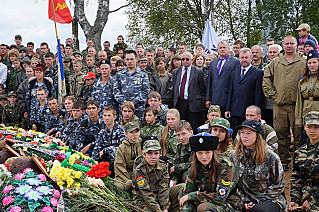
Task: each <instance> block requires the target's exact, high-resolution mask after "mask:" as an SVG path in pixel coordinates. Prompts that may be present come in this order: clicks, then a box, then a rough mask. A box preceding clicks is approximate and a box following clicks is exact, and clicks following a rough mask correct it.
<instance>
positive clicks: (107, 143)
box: [92, 123, 126, 163]
mask: <svg viewBox="0 0 319 212" xmlns="http://www.w3.org/2000/svg"><path fill="white" fill-rule="evenodd" d="M124 133H125V130H124V128H123V127H122V126H121V125H119V124H118V123H115V124H114V126H113V128H111V129H107V128H106V127H105V128H104V129H102V130H101V131H100V133H99V135H98V137H97V140H96V142H95V146H94V149H93V152H92V158H93V159H94V160H100V155H99V154H100V152H101V151H103V153H104V154H105V155H108V157H109V159H110V161H108V162H110V163H112V162H114V159H115V153H116V150H117V148H118V147H119V146H120V144H121V143H122V140H123V139H126V136H125V134H124Z"/></svg>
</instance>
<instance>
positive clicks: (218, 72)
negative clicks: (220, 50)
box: [217, 58, 224, 76]
mask: <svg viewBox="0 0 319 212" xmlns="http://www.w3.org/2000/svg"><path fill="white" fill-rule="evenodd" d="M223 60H224V58H219V63H218V67H217V74H218V76H219V74H220V69H221V67H222V64H223Z"/></svg>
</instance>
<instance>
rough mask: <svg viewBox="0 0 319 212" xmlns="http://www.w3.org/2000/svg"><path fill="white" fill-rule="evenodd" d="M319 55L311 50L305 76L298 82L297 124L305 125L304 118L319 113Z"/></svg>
mask: <svg viewBox="0 0 319 212" xmlns="http://www.w3.org/2000/svg"><path fill="white" fill-rule="evenodd" d="M318 64H319V53H318V52H317V51H315V50H311V51H310V52H309V54H308V57H307V66H306V68H305V72H304V75H303V76H302V77H301V78H300V80H299V82H298V93H297V101H296V109H295V116H296V121H295V124H296V125H299V126H301V125H302V124H303V120H302V117H303V116H304V115H306V114H307V113H308V112H310V111H319V80H318V77H319V65H318Z"/></svg>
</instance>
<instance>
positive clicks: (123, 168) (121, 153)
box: [114, 121, 142, 188]
mask: <svg viewBox="0 0 319 212" xmlns="http://www.w3.org/2000/svg"><path fill="white" fill-rule="evenodd" d="M124 129H125V136H126V137H127V139H124V140H123V141H122V144H121V145H120V146H119V148H118V149H117V151H116V155H115V162H114V172H115V179H116V180H118V181H119V182H121V184H120V183H116V185H117V186H119V187H122V188H124V185H125V184H126V182H128V181H129V180H131V175H132V172H133V165H134V160H135V159H136V158H137V157H138V156H140V155H141V154H142V148H141V141H142V139H141V138H140V132H141V131H140V124H139V123H138V122H137V121H132V122H129V123H127V124H126V125H125V126H124Z"/></svg>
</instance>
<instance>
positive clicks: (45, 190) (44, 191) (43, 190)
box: [36, 186, 53, 195]
mask: <svg viewBox="0 0 319 212" xmlns="http://www.w3.org/2000/svg"><path fill="white" fill-rule="evenodd" d="M36 191H38V192H40V193H41V194H43V195H48V194H52V191H53V189H51V188H49V186H40V187H38V188H37V189H36Z"/></svg>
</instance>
